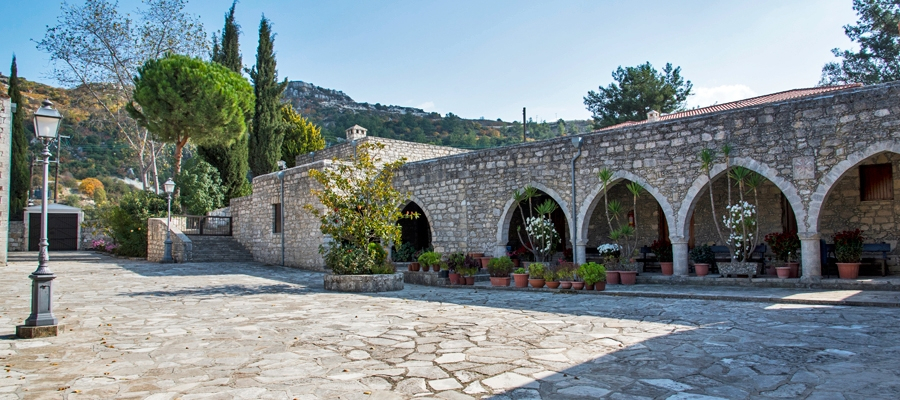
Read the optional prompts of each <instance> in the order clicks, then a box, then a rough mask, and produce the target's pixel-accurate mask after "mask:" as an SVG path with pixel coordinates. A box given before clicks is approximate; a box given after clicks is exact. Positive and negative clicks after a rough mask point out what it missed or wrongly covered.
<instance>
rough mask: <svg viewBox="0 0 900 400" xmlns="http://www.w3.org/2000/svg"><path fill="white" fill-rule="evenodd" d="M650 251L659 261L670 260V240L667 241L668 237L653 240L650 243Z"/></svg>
mask: <svg viewBox="0 0 900 400" xmlns="http://www.w3.org/2000/svg"><path fill="white" fill-rule="evenodd" d="M650 251H652V252H653V254H656V259H657V260H658V261H659V262H672V258H673V257H672V242H669V239H663V240H654V241H653V244H651V245H650Z"/></svg>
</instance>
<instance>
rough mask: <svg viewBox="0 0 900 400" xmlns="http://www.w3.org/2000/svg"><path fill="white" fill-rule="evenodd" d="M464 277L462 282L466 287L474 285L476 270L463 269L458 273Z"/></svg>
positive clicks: (470, 268)
mask: <svg viewBox="0 0 900 400" xmlns="http://www.w3.org/2000/svg"><path fill="white" fill-rule="evenodd" d="M460 272H461V273H462V275H463V277H464V281H465V284H466V285H474V284H475V274H477V273H478V268H475V267H463V268H462V270H461V271H460Z"/></svg>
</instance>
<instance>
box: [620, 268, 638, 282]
mask: <svg viewBox="0 0 900 400" xmlns="http://www.w3.org/2000/svg"><path fill="white" fill-rule="evenodd" d="M636 276H637V271H619V280H620V281H621V282H622V284H623V285H634V283H635V281H636V278H635V277H636Z"/></svg>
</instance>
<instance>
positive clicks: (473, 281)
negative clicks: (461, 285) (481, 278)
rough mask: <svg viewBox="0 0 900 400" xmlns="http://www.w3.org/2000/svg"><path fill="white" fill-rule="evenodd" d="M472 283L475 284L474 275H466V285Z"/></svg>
mask: <svg viewBox="0 0 900 400" xmlns="http://www.w3.org/2000/svg"><path fill="white" fill-rule="evenodd" d="M474 284H475V277H474V276H467V277H466V285H470V286H471V285H474Z"/></svg>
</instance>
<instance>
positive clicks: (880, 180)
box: [859, 164, 894, 201]
mask: <svg viewBox="0 0 900 400" xmlns="http://www.w3.org/2000/svg"><path fill="white" fill-rule="evenodd" d="M859 198H860V200H862V201H872V200H893V199H894V174H893V166H892V164H874V165H861V166H860V167H859Z"/></svg>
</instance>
